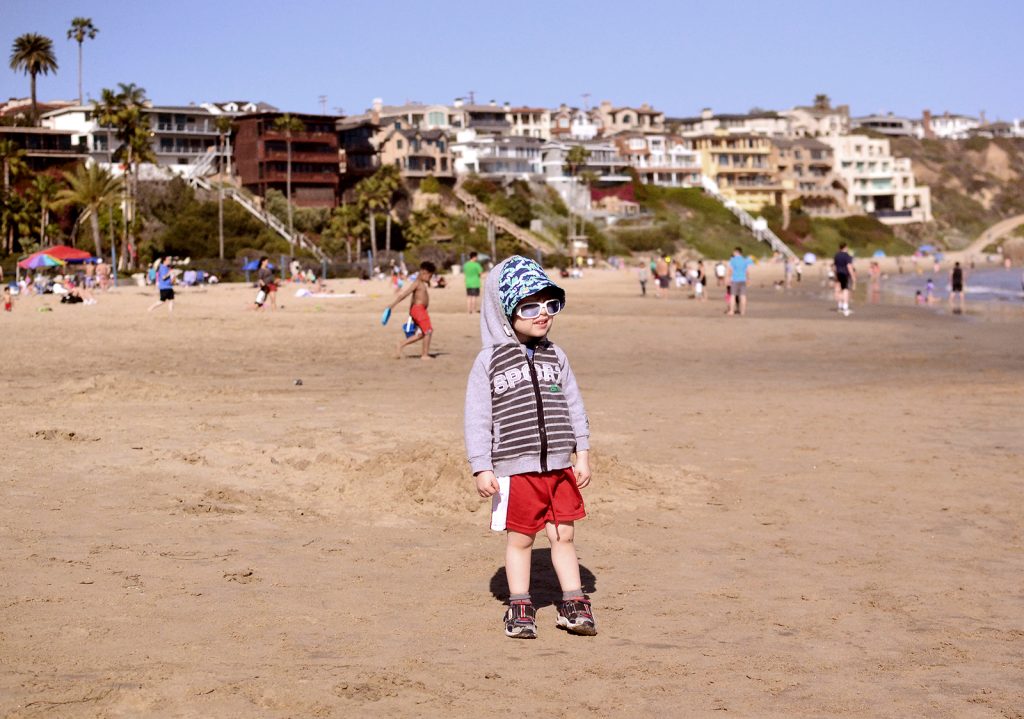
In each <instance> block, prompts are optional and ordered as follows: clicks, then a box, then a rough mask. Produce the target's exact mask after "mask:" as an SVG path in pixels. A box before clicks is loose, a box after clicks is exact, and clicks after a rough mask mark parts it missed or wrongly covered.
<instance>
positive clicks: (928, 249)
mask: <svg viewBox="0 0 1024 719" xmlns="http://www.w3.org/2000/svg"><path fill="white" fill-rule="evenodd" d="M917 249H919V250H921V252H934V251H935V245H921V246H920V247H918V248H917Z"/></svg>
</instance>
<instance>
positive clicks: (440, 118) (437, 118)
mask: <svg viewBox="0 0 1024 719" xmlns="http://www.w3.org/2000/svg"><path fill="white" fill-rule="evenodd" d="M444 120H445V118H444V113H443V112H431V113H428V114H427V122H428V123H429V124H431V125H444V124H445V121H444Z"/></svg>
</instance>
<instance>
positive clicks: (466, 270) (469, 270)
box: [462, 252, 484, 314]
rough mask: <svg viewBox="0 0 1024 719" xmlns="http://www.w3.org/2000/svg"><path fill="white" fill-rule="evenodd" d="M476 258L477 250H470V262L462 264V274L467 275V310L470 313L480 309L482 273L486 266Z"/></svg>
mask: <svg viewBox="0 0 1024 719" xmlns="http://www.w3.org/2000/svg"><path fill="white" fill-rule="evenodd" d="M476 258H477V254H476V252H470V253H469V262H467V263H466V264H464V265H463V266H462V274H463V275H464V276H465V277H466V311H467V312H469V314H473V313H474V312H479V311H480V286H481V284H482V283H481V282H480V275H482V274H483V273H484V268H483V265H481V264H480V263H479V262H478V261H477V259H476Z"/></svg>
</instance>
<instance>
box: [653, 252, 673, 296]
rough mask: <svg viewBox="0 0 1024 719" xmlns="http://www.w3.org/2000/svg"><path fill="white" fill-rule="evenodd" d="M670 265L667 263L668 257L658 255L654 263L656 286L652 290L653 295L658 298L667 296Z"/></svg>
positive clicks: (669, 283)
mask: <svg viewBox="0 0 1024 719" xmlns="http://www.w3.org/2000/svg"><path fill="white" fill-rule="evenodd" d="M671 272H672V267H671V266H670V265H669V258H667V257H662V256H660V255H659V256H658V261H657V262H656V263H655V265H654V275H655V277H657V279H658V286H657V288H656V289H655V290H654V296H655V297H657V298H658V299H661V298H662V297H668V289H669V287H670V286H671V284H672V275H671Z"/></svg>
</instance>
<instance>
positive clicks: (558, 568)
mask: <svg viewBox="0 0 1024 719" xmlns="http://www.w3.org/2000/svg"><path fill="white" fill-rule="evenodd" d="M544 531H545V532H546V533H547V535H548V541H549V542H551V566H553V567H554V568H555V574H557V575H558V584H559V585H560V586H561V587H562V591H563V592H569V591H572V590H573V589H581V588H582V587H583V582H582V581H580V560H579V558H578V557H577V556H576V543H575V542H574V541H573V538H574V537H575V532H576V528H575V525H574V524H573V523H572V522H559V523H558V526H557V527H556V526H555V525H554V523H552V522H548V523H547V524H546V525H545V526H544ZM506 566H507V561H506Z"/></svg>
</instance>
